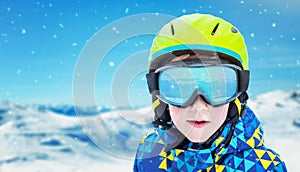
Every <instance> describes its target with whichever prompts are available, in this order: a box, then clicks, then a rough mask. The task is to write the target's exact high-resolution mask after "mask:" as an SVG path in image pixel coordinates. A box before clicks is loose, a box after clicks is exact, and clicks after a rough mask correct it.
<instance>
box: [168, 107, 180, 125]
mask: <svg viewBox="0 0 300 172" xmlns="http://www.w3.org/2000/svg"><path fill="white" fill-rule="evenodd" d="M169 110H170V115H171V118H172V121H177V120H178V119H179V117H180V113H181V111H182V109H181V108H178V107H176V106H172V105H169Z"/></svg>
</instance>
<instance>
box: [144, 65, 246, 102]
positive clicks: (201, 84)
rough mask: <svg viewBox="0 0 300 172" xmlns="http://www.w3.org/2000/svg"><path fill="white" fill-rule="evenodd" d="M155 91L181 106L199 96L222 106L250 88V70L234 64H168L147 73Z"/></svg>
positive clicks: (150, 88) (153, 91)
mask: <svg viewBox="0 0 300 172" xmlns="http://www.w3.org/2000/svg"><path fill="white" fill-rule="evenodd" d="M147 82H148V87H149V91H150V93H151V94H154V95H156V96H157V97H158V98H159V99H160V100H161V101H163V102H165V103H167V104H171V105H174V106H177V107H187V106H189V105H191V104H192V103H193V102H194V101H195V100H196V98H197V97H198V96H201V97H202V98H203V99H204V100H205V101H206V102H207V103H208V104H210V105H212V106H219V105H223V104H226V103H229V102H231V101H233V100H234V99H235V98H236V97H238V96H239V95H240V94H241V92H243V91H246V90H247V88H248V83H249V71H247V70H242V69H241V68H240V67H239V66H237V65H233V64H218V65H216V64H185V65H184V66H180V65H179V66H178V65H168V66H165V67H162V68H159V69H157V70H155V71H154V72H150V73H148V74H147Z"/></svg>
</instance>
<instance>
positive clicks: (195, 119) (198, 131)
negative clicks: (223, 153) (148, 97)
mask: <svg viewBox="0 0 300 172" xmlns="http://www.w3.org/2000/svg"><path fill="white" fill-rule="evenodd" d="M199 57H200V56H190V55H188V54H185V55H182V56H179V57H177V58H175V59H173V60H172V61H179V60H183V59H186V58H199ZM204 57H206V56H204ZM200 58H201V57H200ZM210 58H211V59H218V57H217V56H216V57H210ZM228 107H229V103H227V104H224V105H221V106H217V107H214V106H211V105H209V104H207V103H206V102H205V101H204V100H203V99H202V98H201V97H200V96H199V97H198V98H197V99H196V100H195V102H194V103H193V104H192V105H190V106H188V107H185V108H179V107H176V106H173V105H171V104H169V111H170V116H171V119H172V121H173V123H174V125H175V126H176V127H177V129H178V130H179V131H180V132H181V133H182V134H184V135H185V137H187V138H188V139H189V140H190V141H192V142H195V143H203V142H205V141H206V140H207V139H208V138H209V137H210V136H211V135H212V134H213V133H215V132H216V131H217V130H218V129H219V128H220V127H221V125H222V124H223V123H224V121H225V119H226V117H227V112H228Z"/></svg>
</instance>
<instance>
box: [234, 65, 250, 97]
mask: <svg viewBox="0 0 300 172" xmlns="http://www.w3.org/2000/svg"><path fill="white" fill-rule="evenodd" d="M237 71H238V75H239V76H238V77H239V88H238V90H239V92H244V91H247V89H248V85H249V77H250V72H249V70H237Z"/></svg>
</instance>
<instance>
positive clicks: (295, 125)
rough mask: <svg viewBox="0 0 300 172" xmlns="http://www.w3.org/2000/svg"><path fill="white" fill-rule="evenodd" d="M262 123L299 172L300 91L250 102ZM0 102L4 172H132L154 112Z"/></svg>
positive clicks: (263, 96)
mask: <svg viewBox="0 0 300 172" xmlns="http://www.w3.org/2000/svg"><path fill="white" fill-rule="evenodd" d="M248 105H249V107H251V109H252V110H253V111H254V112H255V113H256V115H257V116H258V118H259V119H260V120H261V121H262V123H263V127H264V130H265V143H266V145H267V146H269V147H270V148H272V149H274V150H276V151H277V152H278V153H279V154H280V155H281V156H282V157H283V159H284V160H285V161H286V164H287V167H288V169H289V171H297V170H298V167H297V162H298V160H299V158H298V155H299V154H300V150H298V147H297V145H298V144H297V143H298V142H297V141H298V140H299V138H300V120H299V119H300V92H296V91H273V92H269V93H265V94H261V95H259V96H257V97H255V98H252V99H250V100H249V102H248ZM78 109H79V112H80V113H81V115H80V116H75V114H76V113H75V108H74V107H73V106H68V105H61V106H45V105H20V104H15V103H12V102H8V101H0V142H1V146H0V171H1V172H14V171H72V172H73V171H91V172H92V171H112V170H118V171H132V163H133V158H134V153H135V150H136V147H137V144H138V142H139V139H140V138H141V137H142V135H143V134H144V133H145V132H147V131H148V130H150V129H151V120H152V116H153V112H152V111H151V109H150V108H143V109H138V110H128V109H127V110H126V109H124V108H123V109H121V110H120V109H119V110H118V111H114V110H112V109H109V108H98V107H94V108H77V109H76V110H77V111H76V112H78Z"/></svg>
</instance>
